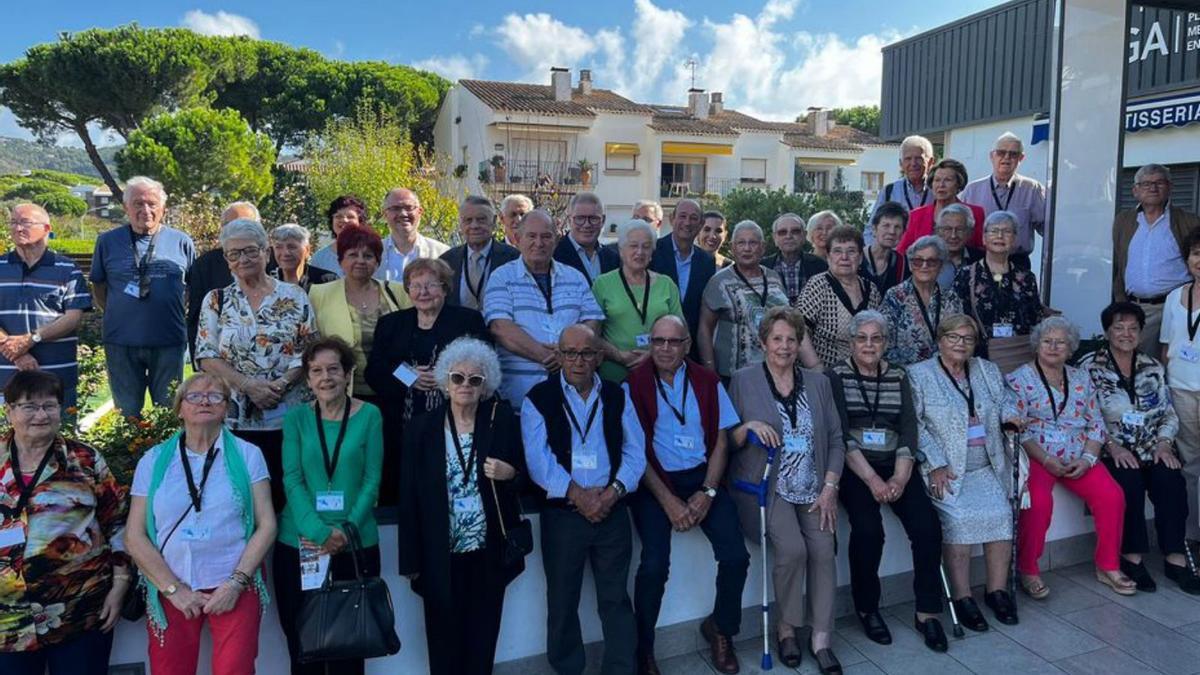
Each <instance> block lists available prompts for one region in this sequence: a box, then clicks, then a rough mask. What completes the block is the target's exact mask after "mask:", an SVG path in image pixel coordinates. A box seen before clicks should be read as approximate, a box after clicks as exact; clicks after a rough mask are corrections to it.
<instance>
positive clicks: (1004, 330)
mask: <svg viewBox="0 0 1200 675" xmlns="http://www.w3.org/2000/svg"><path fill="white" fill-rule="evenodd" d="M1012 336H1013V327H1012V324H1011V323H997V324H992V337H1012Z"/></svg>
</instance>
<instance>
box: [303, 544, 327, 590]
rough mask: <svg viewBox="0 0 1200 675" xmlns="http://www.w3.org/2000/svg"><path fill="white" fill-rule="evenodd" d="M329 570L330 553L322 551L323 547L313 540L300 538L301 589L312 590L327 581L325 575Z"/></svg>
mask: <svg viewBox="0 0 1200 675" xmlns="http://www.w3.org/2000/svg"><path fill="white" fill-rule="evenodd" d="M327 572H329V554H328V553H322V552H321V547H320V546H317V545H316V544H314V543H312V542H311V541H309V540H307V539H304V538H303V537H301V538H300V590H302V591H311V590H314V589H317V588H320V587H321V584H323V583H325V575H326V573H327Z"/></svg>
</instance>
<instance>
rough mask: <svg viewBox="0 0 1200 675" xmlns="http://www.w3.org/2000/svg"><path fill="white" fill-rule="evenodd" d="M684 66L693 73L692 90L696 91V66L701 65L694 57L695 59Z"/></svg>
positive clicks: (691, 59)
mask: <svg viewBox="0 0 1200 675" xmlns="http://www.w3.org/2000/svg"><path fill="white" fill-rule="evenodd" d="M683 65H685V66H687V67H688V68H689V69H690V70H691V71H692V89H695V88H696V66H699V65H700V64H699V63H698V62H697V61H696V59H695V58H694V57H693V58H690V59H688V60H687V62H686V63H684V64H683Z"/></svg>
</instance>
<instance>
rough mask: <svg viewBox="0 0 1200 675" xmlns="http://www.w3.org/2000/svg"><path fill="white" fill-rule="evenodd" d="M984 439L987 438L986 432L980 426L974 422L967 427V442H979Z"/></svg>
mask: <svg viewBox="0 0 1200 675" xmlns="http://www.w3.org/2000/svg"><path fill="white" fill-rule="evenodd" d="M985 438H987V431H986V430H985V429H984V427H983V425H982V424H980V423H978V422H976V423H974V424H971V425H970V426H968V427H967V440H968V441H981V440H983V439H985Z"/></svg>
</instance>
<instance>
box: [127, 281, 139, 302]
mask: <svg viewBox="0 0 1200 675" xmlns="http://www.w3.org/2000/svg"><path fill="white" fill-rule="evenodd" d="M124 293H125V295H128V296H129V297H131V298H141V297H142V291H141V289H139V288H138V284H137V282H136V281H131V282H129V283H127V284H125V291H124Z"/></svg>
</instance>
